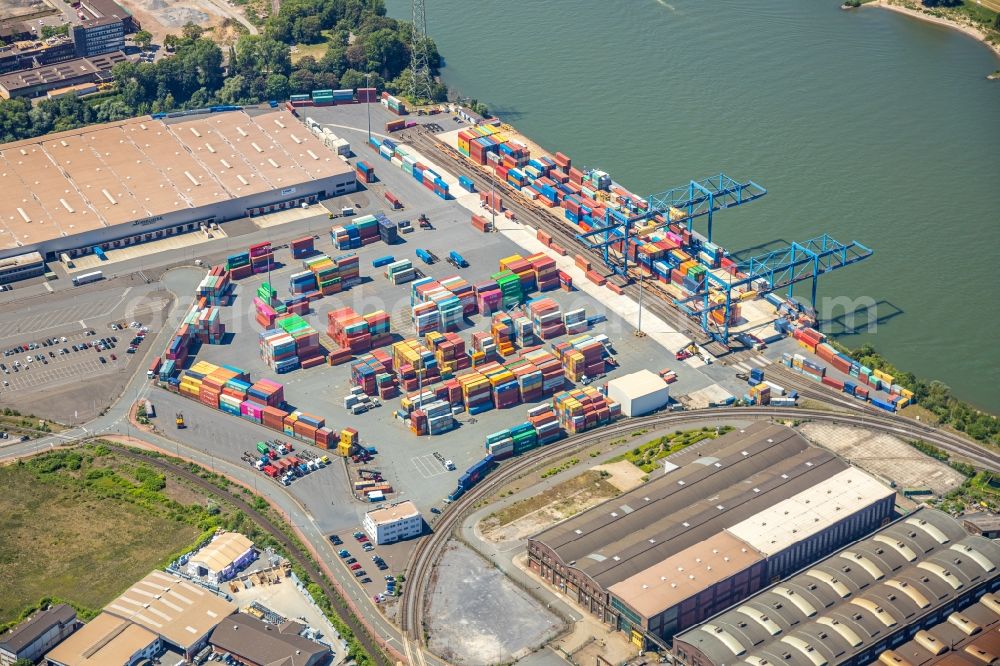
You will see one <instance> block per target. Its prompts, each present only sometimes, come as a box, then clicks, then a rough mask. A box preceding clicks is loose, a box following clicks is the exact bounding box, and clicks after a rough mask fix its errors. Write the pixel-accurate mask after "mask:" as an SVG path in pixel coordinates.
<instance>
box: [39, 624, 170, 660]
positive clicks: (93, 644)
mask: <svg viewBox="0 0 1000 666" xmlns="http://www.w3.org/2000/svg"><path fill="white" fill-rule="evenodd" d="M162 647H163V646H162V644H161V643H160V638H159V637H158V636H157V635H156V634H155V633H153V632H152V631H149V630H148V629H145V628H143V627H141V626H139V625H137V624H133V623H131V622H129V621H128V620H123V619H122V618H120V617H116V616H114V615H112V614H111V613H101V614H100V615H98V616H97V617H95V618H94V619H93V620H91V621H90V622H88V623H87V624H85V625H83V628H82V629H80V630H79V631H77V632H76V633H75V634H73V635H72V636H70V637H69V638H68V639H66V640H65V641H63V642H62V643H61V644H59V646H58V647H56V648H55V649H54V650H52V651H51V652H49V653H48V654H47V655H45V661H46V663H47V664H49V666H132V665H133V664H137V663H139V662H140V661H142V660H144V659H152V658H153V657H155V656H156V655H157V654H159V653H160V651H161V650H162Z"/></svg>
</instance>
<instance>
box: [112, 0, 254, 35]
mask: <svg viewBox="0 0 1000 666" xmlns="http://www.w3.org/2000/svg"><path fill="white" fill-rule="evenodd" d="M120 1H121V4H122V5H124V6H125V8H126V9H128V10H129V11H130V12H132V13H133V14H134V15H135V17H136V18H137V19H139V22H140V24H141V25H142V28H143V30H148V31H149V32H150V33H152V35H153V43H154V44H162V43H163V38H164V37H166V36H167V35H169V34H175V35H178V34H180V32H181V28H183V27H184V24H185V23H194V24H195V25H198V26H200V27H202V28H204V29H205V30H206V31H208V30H211V31H212V32H210V33H209V34H208V36H209V37H210V38H211V39H213V40H214V41H219V42H220V43H222V40H223V39H224V38H226V37H227V36H230V37H231V36H232V35H229V31H230V30H229V29H224V28H223V24H224V23H225V22H226V19H227V18H231V17H234V16H236V15H237V14H238V13H239V12H241V11H242V10H241V9H240V8H239V7H229V6H226V7H221V6H219V5H217V4H215V3H213V2H211V0H120Z"/></svg>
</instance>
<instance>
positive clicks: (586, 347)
mask: <svg viewBox="0 0 1000 666" xmlns="http://www.w3.org/2000/svg"><path fill="white" fill-rule="evenodd" d="M555 351H556V353H557V354H558V355H559V360H560V361H562V364H563V369H564V371H565V373H566V378H567V379H569V380H571V381H573V382H578V381H580V380H582V379H583V378H584V377H597V376H598V375H600V374H602V373H603V372H604V345H603V344H602V343H601V342H600V341H599V340H596V339H594V338H593V337H592V336H590V335H583V336H580V337H577V338H573V339H572V340H569V341H567V342H560V343H557V344H556V345H555Z"/></svg>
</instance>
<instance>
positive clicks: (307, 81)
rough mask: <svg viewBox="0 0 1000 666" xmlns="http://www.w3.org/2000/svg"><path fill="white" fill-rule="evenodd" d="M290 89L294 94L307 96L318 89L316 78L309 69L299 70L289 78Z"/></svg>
mask: <svg viewBox="0 0 1000 666" xmlns="http://www.w3.org/2000/svg"><path fill="white" fill-rule="evenodd" d="M288 87H289V88H290V89H291V92H292V93H294V94H305V93H308V92H311V91H313V90H315V89H316V77H315V76H314V75H313V73H312V72H310V71H309V70H308V69H297V70H295V71H294V72H292V75H291V76H289V77H288Z"/></svg>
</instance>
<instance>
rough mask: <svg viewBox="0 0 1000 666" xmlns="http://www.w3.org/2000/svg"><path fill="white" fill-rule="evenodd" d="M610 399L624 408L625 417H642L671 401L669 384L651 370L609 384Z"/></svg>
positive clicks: (634, 373)
mask: <svg viewBox="0 0 1000 666" xmlns="http://www.w3.org/2000/svg"><path fill="white" fill-rule="evenodd" d="M608 397H609V398H611V399H612V400H615V401H616V402H618V403H620V404H621V406H622V413H623V414H625V416H641V415H642V414H646V413H649V412H651V411H653V410H655V409H659V408H660V407H663V406H664V405H665V404H667V403H668V402H669V401H670V391H669V389H668V388H667V383H666V382H665V381H663V379H662V378H661V377H660V376H659V375H657V374H656V373H655V372H652V371H650V370H640V371H638V372H633V373H632V374H630V375H625V376H624V377H618V378H616V379H612V380H611V381H609V382H608Z"/></svg>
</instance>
